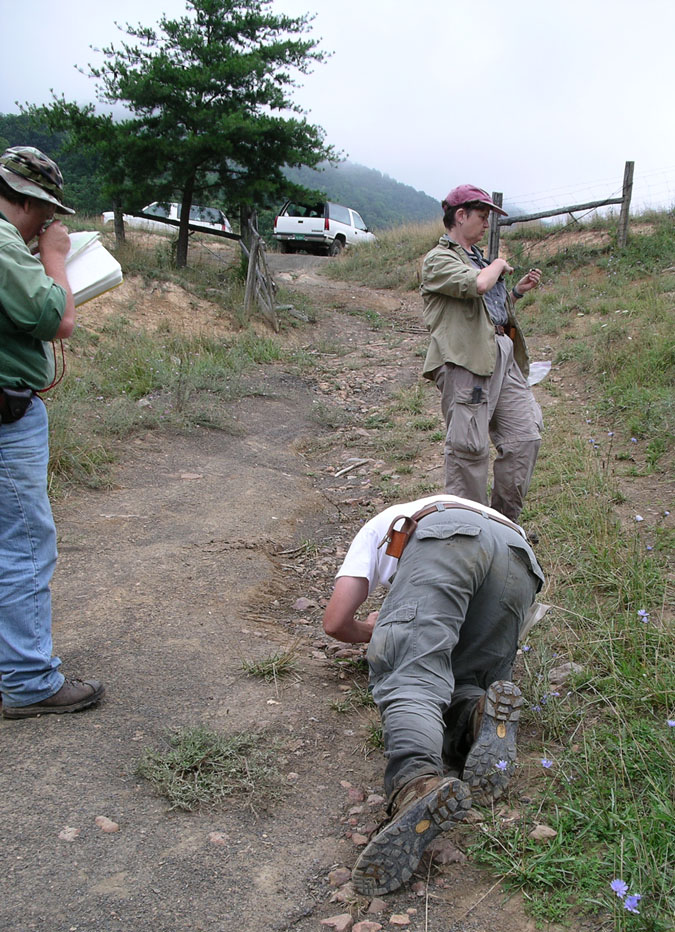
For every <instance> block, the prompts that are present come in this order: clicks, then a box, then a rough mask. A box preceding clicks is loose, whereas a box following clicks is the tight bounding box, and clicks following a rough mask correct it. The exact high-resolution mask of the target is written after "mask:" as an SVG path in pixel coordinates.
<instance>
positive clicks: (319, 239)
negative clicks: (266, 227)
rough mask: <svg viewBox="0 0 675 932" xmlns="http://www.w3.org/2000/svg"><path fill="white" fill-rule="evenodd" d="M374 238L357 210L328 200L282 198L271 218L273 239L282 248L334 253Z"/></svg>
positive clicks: (336, 253) (283, 249) (282, 249)
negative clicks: (296, 200) (281, 202)
mask: <svg viewBox="0 0 675 932" xmlns="http://www.w3.org/2000/svg"><path fill="white" fill-rule="evenodd" d="M375 238H376V237H375V235H374V234H373V233H371V232H370V230H369V229H368V227H367V226H366V224H365V223H364V222H363V219H362V218H361V215H360V214H359V213H357V211H355V210H354V209H353V208H351V207H344V206H343V205H342V204H334V203H333V202H332V201H326V202H322V201H320V202H318V203H313V204H296V203H294V202H293V201H286V203H285V204H284V206H283V207H282V208H281V210H280V211H279V214H278V215H277V216H276V217H275V218H274V239H275V240H277V242H278V243H279V244H280V246H281V251H282V252H296V251H297V250H298V249H304V250H306V251H307V252H317V253H327V254H328V255H329V256H337V255H338V254H339V253H340V252H342V250H343V249H344V248H345V246H356V245H358V244H359V243H372V242H373V241H374V240H375Z"/></svg>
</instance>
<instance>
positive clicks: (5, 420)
mask: <svg viewBox="0 0 675 932" xmlns="http://www.w3.org/2000/svg"><path fill="white" fill-rule="evenodd" d="M34 394H35V392H34V391H33V389H32V388H0V424H13V423H14V421H20V420H21V418H22V417H23V416H24V414H25V413H26V411H27V410H28V409H29V408H30V405H31V402H32V400H33V395H34Z"/></svg>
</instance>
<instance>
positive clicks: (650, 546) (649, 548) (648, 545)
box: [646, 544, 654, 550]
mask: <svg viewBox="0 0 675 932" xmlns="http://www.w3.org/2000/svg"><path fill="white" fill-rule="evenodd" d="M646 549H647V550H653V549H654V548H653V547H652V545H651V544H647V548H646Z"/></svg>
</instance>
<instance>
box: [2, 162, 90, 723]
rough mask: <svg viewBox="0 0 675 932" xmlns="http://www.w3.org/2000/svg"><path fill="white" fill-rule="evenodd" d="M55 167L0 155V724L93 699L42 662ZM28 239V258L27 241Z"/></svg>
mask: <svg viewBox="0 0 675 932" xmlns="http://www.w3.org/2000/svg"><path fill="white" fill-rule="evenodd" d="M55 213H61V214H72V213H74V211H72V210H71V209H70V208H69V207H65V206H64V204H63V178H62V176H61V172H60V171H59V168H58V166H57V165H56V163H55V162H53V161H52V160H51V159H49V158H47V156H45V155H44V154H43V153H42V152H40V151H39V150H38V149H34V148H32V147H28V146H23V147H20V146H16V147H14V148H10V149H7V150H6V151H5V152H4V153H3V154H2V155H1V156H0V502H1V504H0V566H2V573H0V693H1V694H2V714H3V717H4V718H10V719H17V718H27V717H30V716H37V715H45V714H48V713H62V712H76V711H79V710H80V709H85V708H87V707H88V706H91V705H93V704H94V703H96V702H98V700H99V699H100V698H101V696H102V695H103V692H104V688H103V686H102V685H101V683H99V682H98V681H96V680H88V681H80V680H75V679H66V678H65V677H64V676H63V674H62V673H60V672H59V666H60V665H61V661H60V660H59V658H58V657H53V656H52V634H51V629H52V618H51V599H50V591H49V582H50V580H51V576H52V573H53V571H54V566H55V564H56V529H55V527H54V520H53V518H52V512H51V507H50V504H49V498H48V496H47V464H48V460H49V446H48V425H47V411H46V408H45V406H44V404H43V402H42V400H41V399H40V397H39V396H38V395H37V394H36V392H38V391H40V390H42V389H45V388H46V387H47V386H48V385H49V383H50V382H51V381H52V379H53V377H54V371H53V368H54V367H53V362H52V360H53V354H52V351H51V347H50V346H49V341H51V340H54V339H57V338H63V337H68V336H70V334H71V333H72V331H73V327H74V324H75V303H74V301H73V295H72V292H71V290H70V287H69V285H68V279H67V277H66V256H67V255H68V250H69V248H70V241H69V238H68V231H67V230H66V228H65V226H64V225H63V224H62V223H60V222H59V221H56V222H54V214H55ZM34 240H37V248H38V249H39V253H40V258H39V259H38V258H37V257H36V256H35V255H33V253H32V252H31V250H30V249H29V246H28V244H29V243H32V242H33V241H34Z"/></svg>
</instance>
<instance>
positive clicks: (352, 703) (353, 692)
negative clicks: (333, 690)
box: [330, 683, 375, 714]
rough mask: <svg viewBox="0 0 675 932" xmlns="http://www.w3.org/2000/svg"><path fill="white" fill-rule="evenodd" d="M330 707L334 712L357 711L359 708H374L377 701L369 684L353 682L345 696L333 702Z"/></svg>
mask: <svg viewBox="0 0 675 932" xmlns="http://www.w3.org/2000/svg"><path fill="white" fill-rule="evenodd" d="M330 707H331V709H332V710H333V711H334V712H339V713H341V714H344V713H346V712H356V711H357V710H358V709H374V708H375V702H374V701H373V695H372V693H371V692H370V690H369V689H368V686H367V685H361V684H359V683H352V685H351V686H350V687H349V692H348V693H345V695H344V698H343V699H338V700H335V701H333V702H331V704H330Z"/></svg>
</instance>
